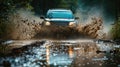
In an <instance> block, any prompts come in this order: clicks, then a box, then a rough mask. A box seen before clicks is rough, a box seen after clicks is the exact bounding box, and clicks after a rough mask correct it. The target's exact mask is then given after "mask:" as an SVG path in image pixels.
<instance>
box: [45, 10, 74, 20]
mask: <svg viewBox="0 0 120 67" xmlns="http://www.w3.org/2000/svg"><path fill="white" fill-rule="evenodd" d="M47 18H63V19H73V18H74V17H73V14H72V12H70V11H52V12H49V13H48V14H47Z"/></svg>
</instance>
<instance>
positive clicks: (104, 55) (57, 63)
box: [0, 39, 120, 67]
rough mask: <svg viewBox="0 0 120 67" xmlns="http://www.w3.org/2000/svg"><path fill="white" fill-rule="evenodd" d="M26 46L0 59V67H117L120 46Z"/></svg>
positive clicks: (84, 43) (77, 43)
mask: <svg viewBox="0 0 120 67" xmlns="http://www.w3.org/2000/svg"><path fill="white" fill-rule="evenodd" d="M18 42H19V41H18ZM28 42H30V41H28ZM9 43H10V42H9ZM11 43H12V44H15V42H11ZM16 44H17V43H16ZM27 44H28V45H24V46H22V47H19V48H13V49H12V50H11V53H9V54H6V55H4V56H0V66H1V67H10V66H11V67H120V60H119V58H120V44H115V42H113V41H102V40H91V39H81V40H80V39H79V40H36V41H33V42H32V43H31V44H30V43H27Z"/></svg>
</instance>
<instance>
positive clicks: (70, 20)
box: [45, 18, 75, 22]
mask: <svg viewBox="0 0 120 67" xmlns="http://www.w3.org/2000/svg"><path fill="white" fill-rule="evenodd" d="M45 20H46V21H65V22H72V21H75V19H61V18H60V19H58V18H57V19H48V18H46V19H45Z"/></svg>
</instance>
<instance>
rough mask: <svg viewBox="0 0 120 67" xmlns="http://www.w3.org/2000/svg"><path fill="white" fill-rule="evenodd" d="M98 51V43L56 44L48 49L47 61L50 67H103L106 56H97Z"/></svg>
mask: <svg viewBox="0 0 120 67" xmlns="http://www.w3.org/2000/svg"><path fill="white" fill-rule="evenodd" d="M97 50H98V47H97V45H96V43H80V44H76V45H73V44H72V45H61V44H57V45H55V44H54V45H51V46H49V47H48V46H47V47H46V57H47V58H46V61H47V63H48V65H49V66H50V67H54V66H55V67H56V66H67V67H71V66H72V67H96V66H97V67H101V66H102V67H103V63H104V57H105V56H104V54H97V53H96V51H97ZM102 58H103V60H102ZM49 66H48V67H49Z"/></svg>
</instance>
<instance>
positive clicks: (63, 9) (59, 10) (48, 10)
mask: <svg viewBox="0 0 120 67" xmlns="http://www.w3.org/2000/svg"><path fill="white" fill-rule="evenodd" d="M48 11H70V12H71V10H68V9H49V10H48Z"/></svg>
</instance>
